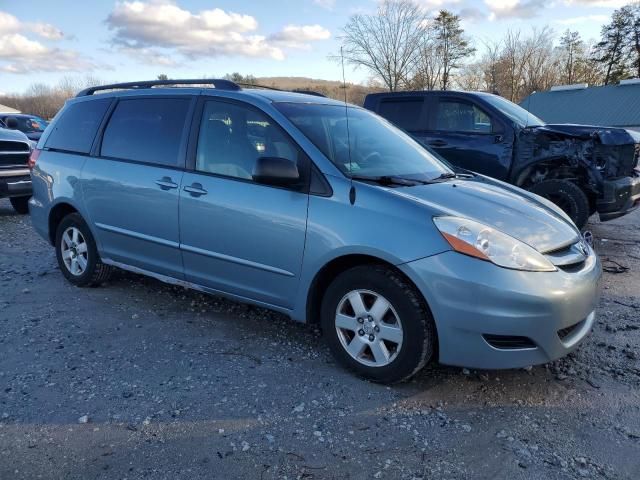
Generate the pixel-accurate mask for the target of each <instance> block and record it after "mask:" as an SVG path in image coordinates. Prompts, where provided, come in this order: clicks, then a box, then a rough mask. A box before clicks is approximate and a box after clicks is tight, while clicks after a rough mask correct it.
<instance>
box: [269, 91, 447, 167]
mask: <svg viewBox="0 0 640 480" xmlns="http://www.w3.org/2000/svg"><path fill="white" fill-rule="evenodd" d="M275 106H276V108H277V109H278V110H280V111H281V112H282V113H283V114H284V115H285V116H286V117H287V118H288V119H289V120H290V121H291V122H292V123H293V124H294V125H295V126H296V127H297V128H298V129H299V130H300V131H301V132H302V133H303V134H304V135H305V136H306V137H307V138H308V139H309V140H310V141H311V142H312V143H313V144H314V145H315V146H316V147H317V148H318V149H319V150H320V151H321V152H322V153H323V154H324V155H325V156H326V157H327V158H328V159H329V160H330V161H331V162H332V163H333V164H334V165H336V166H337V167H338V168H339V169H340V170H341V171H342V172H343V173H344V174H345V175H347V176H354V177H355V176H358V177H380V176H395V177H405V178H407V179H413V180H432V179H434V178H437V177H439V176H440V175H442V174H445V173H451V170H450V169H449V168H447V167H446V166H445V165H444V164H443V163H442V162H441V161H440V160H438V159H437V158H436V157H435V156H433V155H432V154H431V153H429V152H428V151H427V150H425V149H424V148H423V147H422V146H420V144H418V143H417V142H416V141H415V140H413V139H412V138H411V137H410V136H409V135H407V134H406V133H404V132H403V131H402V130H400V129H398V128H396V127H394V126H393V125H391V124H390V123H389V122H387V121H386V120H384V119H383V118H381V117H379V116H377V115H375V114H373V113H371V112H369V111H367V110H364V109H362V108H357V107H345V106H344V105H322V104H306V103H276V104H275ZM347 112H348V115H347ZM347 125H348V127H347Z"/></svg>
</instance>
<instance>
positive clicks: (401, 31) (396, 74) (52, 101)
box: [0, 0, 640, 119]
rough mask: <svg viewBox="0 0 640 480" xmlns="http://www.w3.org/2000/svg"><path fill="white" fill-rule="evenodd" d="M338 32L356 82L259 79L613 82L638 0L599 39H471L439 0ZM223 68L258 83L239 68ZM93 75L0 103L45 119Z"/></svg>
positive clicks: (358, 96)
mask: <svg viewBox="0 0 640 480" xmlns="http://www.w3.org/2000/svg"><path fill="white" fill-rule="evenodd" d="M341 40H342V45H343V47H342V49H341V52H340V55H338V54H335V55H332V58H333V59H334V60H336V61H338V62H343V61H344V62H345V63H346V64H350V65H352V66H355V67H358V68H363V69H365V70H366V71H367V72H368V74H369V75H370V81H369V82H368V84H367V85H366V86H365V85H354V84H347V85H346V88H344V86H343V85H342V82H339V81H335V82H328V81H314V80H311V79H304V81H303V83H301V82H300V80H301V79H296V78H292V77H277V78H275V79H269V80H268V81H267V83H266V86H271V87H276V88H282V89H308V90H315V91H318V92H320V93H323V94H325V95H327V96H329V97H332V98H336V99H340V100H342V99H344V98H345V97H346V99H347V101H349V102H351V103H356V104H362V102H363V100H364V97H365V96H366V94H367V93H370V92H373V91H381V90H391V91H396V90H435V89H443V90H448V89H454V88H455V89H462V90H479V91H487V92H493V93H497V94H499V95H502V96H503V97H505V98H507V99H509V100H511V101H514V102H519V101H520V100H522V99H523V98H524V97H526V96H527V95H529V94H530V93H531V92H534V91H543V90H548V89H549V88H550V87H552V86H553V85H561V84H574V83H587V84H589V85H608V84H614V83H617V82H619V81H620V80H622V79H625V78H631V77H640V2H634V3H631V4H629V5H627V6H624V7H621V8H619V9H618V10H615V11H614V12H613V14H612V15H611V19H610V21H609V22H608V23H607V24H605V25H603V26H602V29H601V36H600V39H599V40H596V41H593V42H591V41H585V40H584V39H582V38H581V37H580V34H579V33H578V32H576V31H572V30H570V29H568V30H566V31H565V32H564V33H563V34H562V35H560V36H559V37H557V36H556V35H555V32H554V31H553V30H552V29H551V28H550V27H544V28H541V29H532V30H531V31H529V32H523V31H521V30H510V31H508V32H507V33H506V34H505V35H504V36H503V37H502V38H500V39H495V40H485V41H482V40H478V39H472V38H470V37H469V36H468V35H467V34H466V33H465V31H464V29H463V28H462V26H461V19H460V17H459V16H458V15H455V14H454V13H452V12H450V11H448V10H440V11H439V12H437V14H435V15H429V14H428V13H427V12H426V11H425V9H424V8H422V6H421V5H420V4H419V3H418V2H417V0H383V1H382V2H380V3H379V5H378V8H377V11H376V12H374V13H372V14H355V15H352V16H351V17H350V18H349V20H348V22H347V23H346V25H345V26H344V27H343V29H342V35H341ZM158 78H159V79H161V80H162V79H168V77H167V76H166V75H165V74H161V75H159V76H158ZM225 78H228V79H230V80H234V81H236V82H241V83H246V84H250V85H252V84H256V83H265V82H264V81H263V80H264V79H260V78H256V77H254V76H253V75H241V74H239V73H231V74H227V75H226V76H225ZM294 80H295V81H294ZM307 80H308V81H307ZM103 83H105V82H103V81H101V80H100V79H98V78H95V77H93V76H85V77H83V78H74V77H65V78H63V79H62V80H61V81H60V82H59V83H58V84H57V85H54V86H50V85H46V84H42V83H36V84H33V85H31V86H30V87H29V88H28V89H27V90H26V91H25V92H24V93H22V94H12V95H4V96H1V97H0V104H2V105H6V106H9V107H13V108H17V109H18V110H21V111H22V112H28V113H32V114H35V115H39V116H41V117H44V118H47V119H50V118H52V117H53V116H54V115H55V113H56V112H57V111H58V110H59V109H60V108H61V107H62V106H63V105H64V102H65V101H66V100H67V99H68V98H70V97H73V96H74V95H75V94H76V93H77V92H78V91H79V90H81V89H82V88H85V87H87V86H93V85H100V84H103Z"/></svg>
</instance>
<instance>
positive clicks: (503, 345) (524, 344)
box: [482, 333, 536, 350]
mask: <svg viewBox="0 0 640 480" xmlns="http://www.w3.org/2000/svg"><path fill="white" fill-rule="evenodd" d="M482 336H483V337H484V339H485V340H486V342H487V343H488V344H489V345H491V346H492V347H493V348H498V349H500V350H519V349H522V348H536V344H535V343H533V340H531V339H530V338H529V337H519V336H516V335H490V334H488V333H485V334H484V335H482Z"/></svg>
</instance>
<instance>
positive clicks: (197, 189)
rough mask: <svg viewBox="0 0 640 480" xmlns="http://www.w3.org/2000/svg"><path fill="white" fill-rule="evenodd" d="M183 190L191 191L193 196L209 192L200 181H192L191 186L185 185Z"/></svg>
mask: <svg viewBox="0 0 640 480" xmlns="http://www.w3.org/2000/svg"><path fill="white" fill-rule="evenodd" d="M183 190H184V191H185V192H189V194H190V195H191V196H192V197H199V196H201V195H206V194H207V193H208V192H207V191H206V190H205V189H204V188H202V185H200V184H199V183H192V184H191V185H190V186H187V187H184V188H183Z"/></svg>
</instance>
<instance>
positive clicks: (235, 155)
mask: <svg viewBox="0 0 640 480" xmlns="http://www.w3.org/2000/svg"><path fill="white" fill-rule="evenodd" d="M195 118H196V120H195V122H194V123H195V124H196V125H197V126H196V128H194V129H193V132H192V136H191V141H190V148H189V150H190V154H189V158H190V159H191V162H192V163H193V165H192V167H193V171H188V172H186V173H185V175H184V178H183V181H182V185H183V186H182V190H181V193H180V195H181V199H180V234H181V248H182V256H183V261H184V269H185V277H186V280H188V281H191V282H194V283H197V284H200V285H203V286H206V287H209V288H212V289H215V290H219V291H223V292H227V293H231V294H234V295H239V296H242V297H246V298H250V299H253V300H257V301H260V302H265V303H268V304H272V305H277V306H282V307H286V308H289V307H292V305H293V303H292V301H293V300H292V299H293V297H294V296H295V292H296V289H297V287H298V281H299V277H300V269H301V265H302V255H303V253H304V244H305V235H306V223H307V204H308V200H309V198H308V197H309V195H308V177H309V170H310V160H309V159H308V158H307V157H306V155H305V154H304V153H303V151H302V150H301V149H300V148H299V147H298V146H297V145H296V144H295V143H294V142H293V140H292V139H291V138H290V137H289V136H288V135H287V134H286V133H285V132H284V131H283V130H282V129H281V128H280V127H279V126H278V125H276V123H275V122H274V121H273V120H272V119H271V118H270V117H268V116H267V115H266V114H264V113H263V112H262V111H260V110H258V109H256V108H254V107H252V106H250V105H248V104H245V103H243V102H235V101H230V100H225V99H219V98H212V97H203V99H202V101H201V104H200V107H199V109H198V110H197V112H196V117H195ZM260 156H270V157H280V158H287V159H289V160H292V161H294V162H297V164H298V170H299V172H300V174H301V176H302V179H303V181H302V182H301V185H300V186H297V187H295V188H278V187H274V186H269V185H261V184H259V183H256V182H255V181H254V180H253V179H252V173H253V167H254V165H255V162H256V159H257V158H258V157H260Z"/></svg>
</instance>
